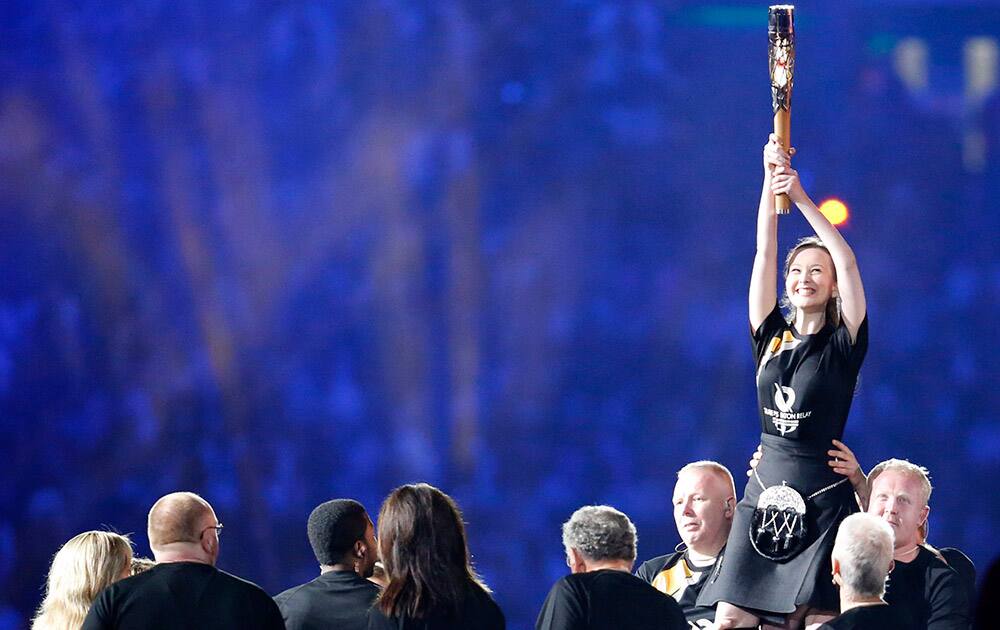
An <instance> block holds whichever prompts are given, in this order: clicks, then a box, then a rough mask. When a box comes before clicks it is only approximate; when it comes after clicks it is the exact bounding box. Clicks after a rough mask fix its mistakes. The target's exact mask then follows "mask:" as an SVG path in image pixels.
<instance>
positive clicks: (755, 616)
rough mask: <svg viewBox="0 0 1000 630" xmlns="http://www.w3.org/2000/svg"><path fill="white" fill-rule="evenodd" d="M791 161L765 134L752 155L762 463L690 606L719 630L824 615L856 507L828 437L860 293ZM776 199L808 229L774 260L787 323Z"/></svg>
mask: <svg viewBox="0 0 1000 630" xmlns="http://www.w3.org/2000/svg"><path fill="white" fill-rule="evenodd" d="M793 153H794V149H793V150H792V151H791V152H786V151H784V150H783V149H782V148H781V145H780V144H778V141H777V137H776V136H773V135H772V136H771V137H770V139H769V141H768V143H767V145H766V146H765V147H764V184H763V188H762V190H761V197H760V206H759V209H758V215H757V254H756V257H755V258H754V263H753V273H752V275H751V278H750V296H749V297H750V299H749V307H750V308H749V310H750V332H751V336H752V340H753V346H754V356H755V358H756V364H757V397H758V401H759V412H760V421H761V429H762V433H761V444H762V447H763V455H762V457H761V459H760V462H759V464H758V465H757V467H756V469H755V470H754V471H753V472H752V473H751V477H750V479H749V481H748V482H747V486H746V490H745V491H744V495H743V499H742V500H741V501H740V502H739V504H738V505H737V508H736V517H735V520H734V522H733V527H732V530H731V531H730V535H729V540H728V542H727V544H726V552H725V559H724V560H723V561H721V562H720V563H719V566H720V567H721V568H720V569H719V572H718V573H717V574H716V575H713V576H711V577H710V579H709V583H708V584H707V585H706V586H705V589H704V590H703V591H702V593H701V596H700V597H699V600H698V604H699V605H708V606H710V605H714V604H718V608H717V611H716V616H715V623H716V628H719V629H722V628H741V627H749V626H756V625H757V624H758V623H761V624H763V625H764V626H765V627H767V626H768V625H776V626H780V627H785V628H798V627H800V626H801V625H802V624H803V623H805V624H806V625H811V624H818V623H823V622H824V621H826V620H829V619H832V618H833V617H834V616H836V614H837V610H838V605H839V602H838V596H837V591H836V589H835V588H834V587H833V584H832V583H831V582H830V551H831V549H832V547H833V542H834V537H835V535H836V533H837V527H838V525H839V524H840V521H842V520H843V519H844V518H845V517H846V516H847V515H848V514H850V513H851V512H854V511H856V510H857V506H856V504H855V501H854V491H853V489H852V487H851V484H850V483H847V481H848V477H855V476H858V475H857V474H856V471H855V470H853V469H849V468H845V467H844V466H843V465H842V462H841V461H840V460H841V459H846V457H847V453H846V451H844V450H843V449H842V447H843V444H842V443H841V442H839V440H840V438H841V437H842V436H843V432H844V425H845V424H846V422H847V414H848V411H849V410H850V407H851V400H852V398H853V396H854V389H855V386H856V384H857V378H858V372H859V371H860V369H861V363H862V361H863V360H864V356H865V351H866V350H867V348H868V320H867V317H866V305H865V292H864V288H863V286H862V284H861V274H860V272H859V271H858V265H857V262H856V261H855V258H854V252H853V251H851V248H850V246H849V245H848V244H847V241H845V240H844V238H843V236H841V235H840V232H838V231H837V228H835V227H834V226H833V225H832V224H831V223H830V222H829V221H828V220H827V219H826V217H824V216H823V214H822V213H821V212H820V211H819V210H818V209H817V208H816V205H815V204H814V203H813V202H812V200H810V199H809V196H808V195H806V193H805V191H803V190H802V185H801V183H800V182H799V177H798V173H797V172H796V171H795V170H794V169H792V167H791V156H792V154H793ZM779 193H780V194H787V195H788V196H789V198H790V199H791V200H792V202H794V203H795V205H796V207H797V208H798V209H799V211H800V212H801V213H802V216H803V217H805V219H806V221H808V222H809V225H810V226H811V227H812V229H813V230H814V231H815V232H816V236H814V237H809V238H805V239H802V240H801V241H799V242H798V243H797V244H796V245H795V246H794V247H793V248H792V250H791V251H790V252H789V253H788V256H787V258H786V259H785V269H784V271H785V274H784V276H785V281H784V284H785V286H784V299H783V300H782V306H785V307H786V308H787V310H788V316H787V319H786V317H785V316H783V315H782V313H781V310H780V309H779V305H778V302H777V299H776V294H777V290H778V286H777V275H778V218H777V215H776V214H775V209H774V195H775V194H779ZM831 446H832V448H831ZM843 448H846V447H843ZM861 477H862V478H863V475H862V476H861ZM852 481H854V480H853V479H852Z"/></svg>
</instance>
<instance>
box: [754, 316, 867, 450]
mask: <svg viewBox="0 0 1000 630" xmlns="http://www.w3.org/2000/svg"><path fill="white" fill-rule="evenodd" d="M752 340H753V347H754V357H755V359H756V364H757V401H758V407H759V409H760V423H761V431H763V432H764V433H767V434H770V435H780V436H782V437H785V438H788V439H790V440H798V441H802V442H808V443H810V444H814V445H816V446H818V447H822V448H829V446H830V441H831V440H833V439H840V438H841V436H843V434H844V425H845V424H846V423H847V413H848V411H850V409H851V400H852V399H853V397H854V388H855V386H856V385H857V381H858V372H859V371H860V370H861V363H862V362H863V361H864V358H865V352H866V351H867V350H868V318H867V317H865V319H864V321H862V322H861V326H860V328H858V334H857V338H856V339H855V341H854V343H851V334H850V332H849V331H848V330H847V327H846V326H844V325H843V324H841V325H840V326H837V327H836V328H834V327H833V325H832V324H830V323H829V322H827V324H826V326H824V327H823V328H822V329H821V330H820V331H819V332H817V333H815V334H813V335H802V334H799V332H798V331H797V330H795V326H793V325H790V324H788V323H787V322H785V319H784V317H782V315H781V311H780V310H779V309H778V306H777V305H775V307H774V309H773V310H772V311H771V313H770V314H769V315H768V316H767V319H765V320H764V322H763V323H762V324H761V325H760V327H759V328H758V329H757V330H756V331H753V334H752Z"/></svg>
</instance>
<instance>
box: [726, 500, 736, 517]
mask: <svg viewBox="0 0 1000 630" xmlns="http://www.w3.org/2000/svg"><path fill="white" fill-rule="evenodd" d="M735 513H736V497H729V498H728V499H726V509H725V511H724V512H723V514H724V515H725V517H726V518H728V519H730V520H732V518H733V515H734V514H735Z"/></svg>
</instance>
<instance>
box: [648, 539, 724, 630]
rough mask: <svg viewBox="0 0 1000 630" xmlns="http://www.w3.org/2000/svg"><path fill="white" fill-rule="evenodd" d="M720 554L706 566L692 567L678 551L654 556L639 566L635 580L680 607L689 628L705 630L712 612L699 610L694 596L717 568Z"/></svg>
mask: <svg viewBox="0 0 1000 630" xmlns="http://www.w3.org/2000/svg"><path fill="white" fill-rule="evenodd" d="M723 553H724V551H723V552H720V553H719V555H718V557H716V559H715V562H713V563H712V564H709V565H707V566H698V565H696V564H694V563H693V562H691V560H690V559H689V558H688V556H687V554H686V553H684V552H682V551H678V552H676V553H671V554H667V555H665V556H658V557H656V558H653V559H652V560H647V561H645V562H643V563H642V564H641V565H640V566H639V568H638V570H636V572H635V576H636V577H637V578H639V579H640V580H643V581H644V582H647V583H649V584H652V585H653V588H655V589H656V590H658V591H660V592H661V593H666V594H667V595H669V596H671V597H673V598H674V600H676V601H677V603H678V604H680V607H681V611H682V612H683V613H684V617H685V618H686V619H687V622H688V625H689V626H691V628H707V627H710V626H711V623H712V622H713V621H715V608H714V607H711V606H699V605H698V604H697V601H698V595H699V594H700V593H701V589H702V587H703V586H704V585H705V583H706V582H708V579H709V576H710V575H712V572H713V570H714V569H715V568H716V566H718V564H719V560H720V559H721V558H722V554H723Z"/></svg>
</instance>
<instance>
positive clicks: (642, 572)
mask: <svg viewBox="0 0 1000 630" xmlns="http://www.w3.org/2000/svg"><path fill="white" fill-rule="evenodd" d="M652 564H653V560H646V561H645V562H643V563H642V564H640V565H639V568H638V569H636V570H635V577H637V578H639V579H640V580H642V581H643V582H645V583H646V584H652V583H653V578H655V577H656V571H654V570H653V568H652V566H650V565H652Z"/></svg>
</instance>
